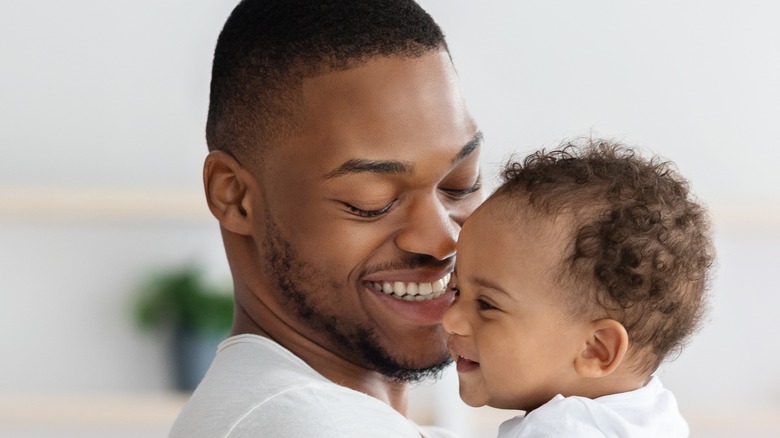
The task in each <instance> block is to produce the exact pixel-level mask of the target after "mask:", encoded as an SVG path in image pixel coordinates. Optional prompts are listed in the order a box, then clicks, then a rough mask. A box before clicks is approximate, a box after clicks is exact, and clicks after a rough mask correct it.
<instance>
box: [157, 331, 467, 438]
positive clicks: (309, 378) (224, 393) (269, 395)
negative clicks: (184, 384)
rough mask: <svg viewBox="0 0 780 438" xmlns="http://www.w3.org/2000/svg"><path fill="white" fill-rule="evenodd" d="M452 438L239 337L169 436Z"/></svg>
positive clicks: (221, 353)
mask: <svg viewBox="0 0 780 438" xmlns="http://www.w3.org/2000/svg"><path fill="white" fill-rule="evenodd" d="M421 435H423V436H425V437H426V438H454V437H455V435H453V434H451V433H449V432H447V431H445V430H442V429H439V428H427V427H419V426H417V425H416V424H414V423H412V422H411V421H410V420H408V419H407V418H405V417H404V416H403V415H401V414H399V413H398V412H397V411H395V410H394V409H393V408H391V407H390V406H388V405H387V404H385V403H383V402H381V401H379V400H378V399H375V398H373V397H371V396H368V395H366V394H363V393H361V392H358V391H354V390H352V389H349V388H346V387H343V386H340V385H337V384H335V383H333V382H331V381H330V380H328V379H326V378H325V377H323V376H322V375H320V374H319V373H318V372H317V371H315V370H314V369H313V368H311V367H310V366H309V365H307V364H306V363H305V362H304V361H303V360H301V359H300V358H298V357H297V356H295V355H294V354H292V353H291V352H290V351H289V350H287V349H285V348H284V347H282V346H281V345H279V344H277V343H276V342H274V341H272V340H270V339H267V338H264V337H261V336H255V335H239V336H234V337H231V338H228V339H227V340H225V341H224V342H223V343H222V344H220V346H219V349H218V351H217V357H216V358H215V359H214V362H213V363H212V364H211V368H209V371H208V372H207V373H206V376H205V377H204V379H203V381H202V382H201V383H200V385H198V388H197V389H196V390H195V392H194V393H193V395H192V398H190V400H189V401H188V402H187V404H186V405H185V407H184V409H183V410H182V412H181V413H180V414H179V417H178V418H177V419H176V422H175V423H174V425H173V428H172V429H171V432H170V434H169V438H249V437H252V438H259V437H274V438H275V437H295V438H306V437H318V438H320V437H325V438H328V437H361V438H365V437H372V438H373V437H387V438H390V437H392V438H397V437H409V438H419V437H420V436H421Z"/></svg>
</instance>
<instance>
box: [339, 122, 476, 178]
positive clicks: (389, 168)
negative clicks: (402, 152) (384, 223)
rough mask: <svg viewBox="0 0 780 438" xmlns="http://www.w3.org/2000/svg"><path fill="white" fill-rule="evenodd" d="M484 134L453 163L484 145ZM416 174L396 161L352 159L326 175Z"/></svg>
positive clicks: (411, 168)
mask: <svg viewBox="0 0 780 438" xmlns="http://www.w3.org/2000/svg"><path fill="white" fill-rule="evenodd" d="M482 138H483V136H482V132H481V131H477V133H476V134H474V137H472V139H471V140H469V142H468V143H466V145H465V146H463V149H461V150H460V151H459V152H458V155H456V156H455V158H453V159H452V163H453V164H455V163H458V162H459V161H461V160H463V159H464V158H466V157H468V156H469V155H471V153H472V152H474V151H475V150H476V149H477V148H478V147H479V146H480V145H481V144H482ZM412 172H414V165H412V164H410V163H406V162H403V161H396V160H367V159H363V158H352V159H350V160H347V161H345V162H344V163H343V164H341V165H340V166H339V167H337V168H335V169H333V170H331V171H330V172H328V173H326V174H325V179H331V178H338V177H340V176H344V175H348V174H353V173H379V174H385V175H387V174H393V175H398V174H410V173H412Z"/></svg>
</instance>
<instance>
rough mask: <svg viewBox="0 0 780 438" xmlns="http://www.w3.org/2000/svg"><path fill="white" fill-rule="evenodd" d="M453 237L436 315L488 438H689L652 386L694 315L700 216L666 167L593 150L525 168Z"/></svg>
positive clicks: (702, 285) (706, 267)
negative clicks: (490, 424)
mask: <svg viewBox="0 0 780 438" xmlns="http://www.w3.org/2000/svg"><path fill="white" fill-rule="evenodd" d="M504 180H505V182H504V184H503V185H502V186H501V187H500V188H499V189H498V190H497V191H496V192H495V193H494V194H493V195H492V196H491V197H490V198H489V199H488V200H487V201H486V202H485V203H484V204H483V205H482V206H481V207H480V208H479V209H478V210H477V211H476V212H475V213H474V214H473V215H472V216H471V217H470V218H469V219H468V220H467V221H466V223H465V224H464V226H463V229H462V231H461V233H460V238H459V241H458V259H457V267H456V269H455V273H456V277H454V278H456V279H455V280H454V281H453V283H452V285H453V287H454V288H455V290H456V298H455V301H454V303H453V304H452V306H451V307H450V308H449V309H448V311H447V313H446V314H445V315H444V328H445V329H446V330H447V332H448V333H449V341H448V344H449V348H450V351H451V353H452V356H453V358H454V359H455V360H456V362H457V371H458V379H459V381H460V396H461V398H462V399H463V400H464V401H465V402H466V403H467V404H469V405H470V406H475V407H477V406H483V405H489V406H492V407H495V408H504V409H519V410H523V411H525V412H526V413H525V415H524V416H521V417H516V418H513V419H511V420H509V421H506V422H504V423H503V424H502V425H501V426H500V428H499V437H500V438H504V437H531V436H533V437H540V436H551V437H552V436H555V437H569V436H570V437H574V436H576V437H605V436H606V437H654V438H655V437H686V436H688V425H687V423H686V422H685V420H684V419H683V418H682V416H681V415H680V413H679V410H678V408H677V402H676V400H675V398H674V396H673V395H672V393H671V392H670V391H668V390H667V389H665V388H664V387H663V386H662V384H661V382H660V380H659V379H658V377H656V376H654V374H653V373H654V372H655V370H656V369H657V368H658V366H659V364H660V363H661V362H662V361H663V360H664V359H665V358H666V357H668V356H669V355H670V354H672V353H673V352H675V351H677V350H679V348H681V346H682V345H683V343H684V341H685V340H686V338H687V337H688V336H689V335H690V334H691V333H692V332H693V331H694V330H695V329H696V328H697V325H698V324H699V321H700V320H701V319H702V314H703V313H704V310H705V298H706V290H707V288H708V280H709V275H710V274H709V271H710V267H711V265H712V264H713V260H714V249H713V246H712V241H711V236H710V230H709V222H708V218H707V214H706V211H705V210H704V208H703V207H702V206H701V205H699V204H698V203H697V202H696V201H695V200H694V199H693V198H692V196H691V195H690V193H689V190H688V184H687V182H686V181H685V180H684V179H682V178H681V177H680V176H679V175H678V174H677V173H675V171H674V170H673V169H672V168H671V166H670V165H669V164H668V163H664V162H661V161H659V160H658V159H651V160H647V159H643V158H641V157H640V156H639V154H638V153H637V152H636V151H634V150H632V149H630V148H627V147H623V146H620V145H615V144H611V143H609V142H606V141H594V140H591V141H589V142H588V143H587V144H585V145H580V146H578V145H572V144H569V145H567V146H564V147H563V148H560V149H558V150H555V151H552V152H549V153H545V152H544V151H541V152H538V153H536V154H534V155H531V156H529V157H528V158H526V159H525V160H524V162H522V163H511V164H509V165H508V166H507V168H506V169H505V171H504Z"/></svg>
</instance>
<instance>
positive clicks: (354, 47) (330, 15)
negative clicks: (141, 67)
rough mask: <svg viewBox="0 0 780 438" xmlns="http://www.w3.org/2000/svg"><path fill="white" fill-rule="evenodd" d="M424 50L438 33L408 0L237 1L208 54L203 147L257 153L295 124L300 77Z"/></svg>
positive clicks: (246, 156) (436, 45)
mask: <svg viewBox="0 0 780 438" xmlns="http://www.w3.org/2000/svg"><path fill="white" fill-rule="evenodd" d="M431 50H445V51H446V50H447V46H446V43H445V40H444V35H443V33H442V31H441V29H440V28H439V26H438V25H437V24H436V22H434V21H433V18H431V16H430V15H429V14H428V13H427V12H425V11H424V10H423V9H422V8H421V7H420V6H419V5H418V4H417V3H415V2H414V1H412V0H244V1H242V2H241V3H239V4H238V6H236V8H235V9H234V10H233V12H232V13H231V15H230V17H229V18H228V20H227V22H226V23H225V26H224V28H223V29H222V32H221V34H220V36H219V39H218V41H217V47H216V50H215V53H214V64H213V69H212V78H211V100H210V104H209V114H208V122H207V124H206V139H207V142H208V147H209V150H217V149H219V150H224V151H226V152H228V153H230V154H231V155H233V156H234V157H235V158H237V159H238V160H239V161H245V160H249V161H253V160H256V159H257V158H259V157H260V156H261V155H262V154H263V151H264V150H266V148H267V147H268V146H269V145H270V144H271V143H273V142H274V141H275V140H278V139H279V138H280V137H281V136H283V135H284V134H285V133H287V132H289V130H290V129H291V128H292V127H294V126H295V123H296V119H295V115H296V111H297V109H298V106H297V105H295V103H296V97H297V96H298V95H299V94H298V93H299V92H300V88H301V83H302V80H303V79H304V78H307V77H313V76H317V75H320V74H324V73H327V72H330V71H338V70H343V69H348V68H352V67H355V66H358V65H360V64H361V63H363V62H365V61H367V60H368V59H370V58H372V57H376V56H391V55H395V56H400V57H419V56H421V55H423V54H425V53H427V52H429V51H431Z"/></svg>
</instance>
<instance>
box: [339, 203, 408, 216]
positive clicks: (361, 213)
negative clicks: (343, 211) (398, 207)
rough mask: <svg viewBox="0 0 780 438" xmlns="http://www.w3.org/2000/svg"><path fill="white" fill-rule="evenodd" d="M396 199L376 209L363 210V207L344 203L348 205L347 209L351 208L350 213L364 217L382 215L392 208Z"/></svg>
mask: <svg viewBox="0 0 780 438" xmlns="http://www.w3.org/2000/svg"><path fill="white" fill-rule="evenodd" d="M395 201H396V200H395V199H394V200H393V201H392V202H390V203H389V204H387V205H385V206H384V207H382V208H379V209H376V210H363V209H362V208H358V207H355V206H354V205H352V204H348V203H346V202H345V203H344V205H345V206H346V207H347V210H349V212H350V213H352V214H354V215H355V216H360V217H364V218H369V219H370V218H375V217H378V216H382V215H383V214H385V213H387V212H388V211H390V209H391V208H392V207H393V205H395Z"/></svg>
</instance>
